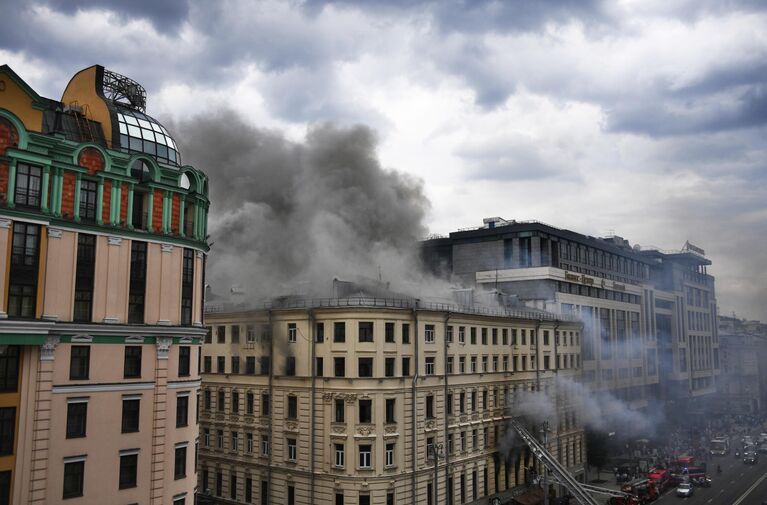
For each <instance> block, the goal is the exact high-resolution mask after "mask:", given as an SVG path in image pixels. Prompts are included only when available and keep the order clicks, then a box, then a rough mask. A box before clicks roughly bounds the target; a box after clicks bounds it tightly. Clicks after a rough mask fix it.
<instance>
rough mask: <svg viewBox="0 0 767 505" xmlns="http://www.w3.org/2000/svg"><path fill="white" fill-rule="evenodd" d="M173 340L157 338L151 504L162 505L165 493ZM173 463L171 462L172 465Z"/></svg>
mask: <svg viewBox="0 0 767 505" xmlns="http://www.w3.org/2000/svg"><path fill="white" fill-rule="evenodd" d="M172 342H173V339H172V338H170V337H157V361H156V363H155V377H154V380H155V389H154V405H153V406H152V468H151V477H150V479H151V482H150V496H149V499H150V502H149V503H151V504H152V505H162V504H163V497H164V493H165V484H166V483H165V473H166V472H165V469H166V464H165V449H166V447H165V435H166V431H167V416H168V412H167V408H168V354H169V353H170V346H171V343H172ZM172 463H173V462H171V461H169V462H168V464H169V465H171V464H172Z"/></svg>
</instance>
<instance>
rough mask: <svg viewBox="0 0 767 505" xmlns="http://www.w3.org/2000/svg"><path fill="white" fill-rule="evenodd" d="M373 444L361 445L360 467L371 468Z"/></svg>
mask: <svg viewBox="0 0 767 505" xmlns="http://www.w3.org/2000/svg"><path fill="white" fill-rule="evenodd" d="M371 448H372V446H371V445H367V444H366V445H360V459H359V461H360V468H370V467H371V453H372V449H371Z"/></svg>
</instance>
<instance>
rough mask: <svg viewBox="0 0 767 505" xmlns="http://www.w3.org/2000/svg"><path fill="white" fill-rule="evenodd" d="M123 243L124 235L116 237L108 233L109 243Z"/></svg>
mask: <svg viewBox="0 0 767 505" xmlns="http://www.w3.org/2000/svg"><path fill="white" fill-rule="evenodd" d="M122 243H123V238H122V237H115V236H114V235H107V244H109V245H121V244H122Z"/></svg>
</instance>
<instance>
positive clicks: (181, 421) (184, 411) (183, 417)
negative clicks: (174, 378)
mask: <svg viewBox="0 0 767 505" xmlns="http://www.w3.org/2000/svg"><path fill="white" fill-rule="evenodd" d="M188 425H189V394H188V393H186V394H182V393H179V394H177V395H176V428H181V427H184V426H188Z"/></svg>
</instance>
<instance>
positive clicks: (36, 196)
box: [13, 163, 43, 209]
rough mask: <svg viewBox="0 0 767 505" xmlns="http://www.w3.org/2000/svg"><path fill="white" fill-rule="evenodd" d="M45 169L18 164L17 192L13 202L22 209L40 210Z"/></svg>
mask: <svg viewBox="0 0 767 505" xmlns="http://www.w3.org/2000/svg"><path fill="white" fill-rule="evenodd" d="M42 180H43V169H42V168H40V167H36V166H34V165H27V164H26V163H17V164H16V191H15V192H14V196H13V201H14V202H15V203H16V205H18V206H21V207H32V208H35V209H39V208H40V187H41V183H42Z"/></svg>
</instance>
